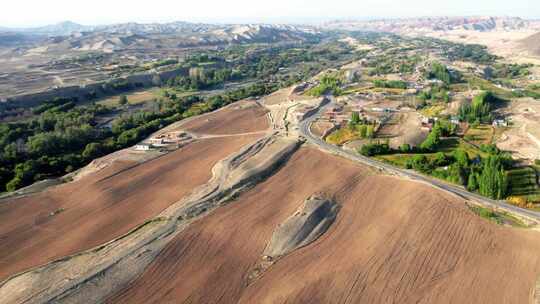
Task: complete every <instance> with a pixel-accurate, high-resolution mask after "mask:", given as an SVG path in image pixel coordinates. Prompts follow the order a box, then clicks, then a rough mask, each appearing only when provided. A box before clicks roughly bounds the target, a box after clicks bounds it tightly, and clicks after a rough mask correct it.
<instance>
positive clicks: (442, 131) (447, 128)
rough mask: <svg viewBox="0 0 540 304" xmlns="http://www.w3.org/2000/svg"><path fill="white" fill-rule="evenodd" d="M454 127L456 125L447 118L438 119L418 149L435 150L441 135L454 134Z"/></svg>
mask: <svg viewBox="0 0 540 304" xmlns="http://www.w3.org/2000/svg"><path fill="white" fill-rule="evenodd" d="M456 128H457V127H456V125H454V124H452V123H450V122H449V121H447V120H442V119H440V120H438V121H437V122H435V124H434V125H433V128H432V129H431V132H429V135H428V136H427V138H426V139H425V140H424V141H423V142H422V144H421V145H420V149H421V150H422V151H425V152H429V151H435V150H436V149H437V147H438V146H439V144H440V143H441V137H443V136H451V135H453V134H455V132H456Z"/></svg>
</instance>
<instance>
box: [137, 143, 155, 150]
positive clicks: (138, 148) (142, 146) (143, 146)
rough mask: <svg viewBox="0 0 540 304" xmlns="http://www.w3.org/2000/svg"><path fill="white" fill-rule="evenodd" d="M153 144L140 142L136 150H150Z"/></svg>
mask: <svg viewBox="0 0 540 304" xmlns="http://www.w3.org/2000/svg"><path fill="white" fill-rule="evenodd" d="M150 148H151V146H150V145H149V144H138V145H135V150H137V151H148V150H150Z"/></svg>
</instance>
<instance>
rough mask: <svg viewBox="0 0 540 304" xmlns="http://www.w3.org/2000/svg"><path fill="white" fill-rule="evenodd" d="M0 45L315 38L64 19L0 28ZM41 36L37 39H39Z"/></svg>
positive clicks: (303, 33)
mask: <svg viewBox="0 0 540 304" xmlns="http://www.w3.org/2000/svg"><path fill="white" fill-rule="evenodd" d="M0 32H2V33H0V46H9V45H14V44H17V43H22V42H28V41H34V42H35V41H40V43H41V42H43V43H45V44H46V45H48V46H53V47H65V48H67V49H74V50H102V51H108V52H110V51H115V50H119V49H126V48H141V47H145V46H148V47H150V46H151V45H160V46H162V47H183V46H199V45H216V44H228V43H248V42H281V41H309V40H313V39H318V37H319V32H318V30H317V29H315V28H314V27H307V26H293V25H273V24H239V25H236V24H230V25H216V24H202V23H189V22H181V21H179V22H170V23H147V24H142V23H122V24H113V25H102V26H85V25H80V24H77V23H74V22H70V21H66V22H62V23H58V24H55V25H48V26H43V27H37V28H19V29H17V28H11V29H6V28H3V29H2V28H0ZM40 39H41V40H40Z"/></svg>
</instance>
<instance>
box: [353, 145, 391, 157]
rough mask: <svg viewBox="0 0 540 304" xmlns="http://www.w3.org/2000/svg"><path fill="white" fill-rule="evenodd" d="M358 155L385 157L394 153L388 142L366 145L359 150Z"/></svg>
mask: <svg viewBox="0 0 540 304" xmlns="http://www.w3.org/2000/svg"><path fill="white" fill-rule="evenodd" d="M359 152H360V154H362V155H364V156H375V155H385V154H391V153H392V152H394V151H393V150H392V148H390V145H389V144H388V142H373V143H367V144H365V145H363V146H362V147H361V148H360V151H359Z"/></svg>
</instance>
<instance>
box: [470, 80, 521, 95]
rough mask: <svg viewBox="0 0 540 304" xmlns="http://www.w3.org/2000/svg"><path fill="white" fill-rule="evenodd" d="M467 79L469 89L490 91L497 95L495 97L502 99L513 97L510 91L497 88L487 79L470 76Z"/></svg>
mask: <svg viewBox="0 0 540 304" xmlns="http://www.w3.org/2000/svg"><path fill="white" fill-rule="evenodd" d="M467 81H468V82H469V85H470V87H471V89H477V90H483V91H491V92H493V93H494V94H495V95H497V97H499V98H503V99H511V98H512V97H513V95H512V92H511V91H509V90H506V89H503V88H499V87H497V86H496V85H494V84H493V83H491V82H490V81H488V80H485V79H482V78H478V77H470V78H468V79H467Z"/></svg>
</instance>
